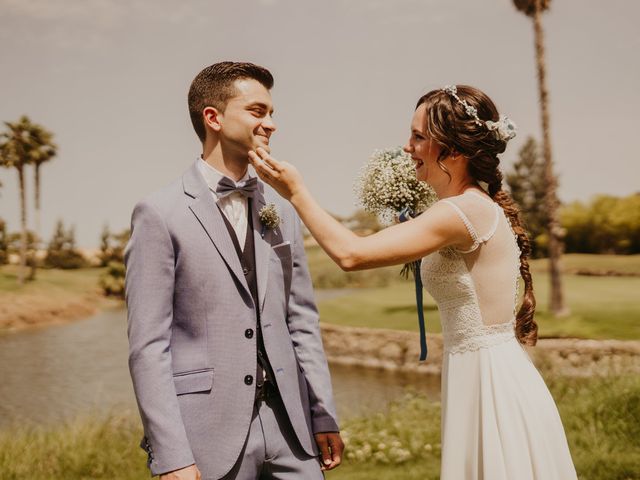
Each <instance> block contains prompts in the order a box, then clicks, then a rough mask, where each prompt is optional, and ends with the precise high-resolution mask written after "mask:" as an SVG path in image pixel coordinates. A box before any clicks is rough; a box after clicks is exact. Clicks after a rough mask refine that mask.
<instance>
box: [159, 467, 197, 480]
mask: <svg viewBox="0 0 640 480" xmlns="http://www.w3.org/2000/svg"><path fill="white" fill-rule="evenodd" d="M201 478H202V475H201V474H200V470H198V467H196V465H195V464H193V465H190V466H188V467H185V468H181V469H179V470H174V471H173V472H169V473H164V474H162V475H160V480H200V479H201Z"/></svg>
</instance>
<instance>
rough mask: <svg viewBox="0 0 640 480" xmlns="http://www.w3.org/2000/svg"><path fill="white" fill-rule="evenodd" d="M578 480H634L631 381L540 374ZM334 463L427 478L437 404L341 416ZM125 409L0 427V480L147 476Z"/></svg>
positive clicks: (639, 437) (337, 479) (637, 464)
mask: <svg viewBox="0 0 640 480" xmlns="http://www.w3.org/2000/svg"><path fill="white" fill-rule="evenodd" d="M545 378H546V380H547V382H548V384H549V387H550V390H551V392H552V394H553V396H554V398H555V400H556V402H557V404H558V408H559V410H560V414H561V417H562V420H563V423H564V426H565V430H566V433H567V438H568V441H569V446H570V449H571V453H572V457H573V460H574V462H575V465H576V469H577V471H578V475H579V478H580V479H581V480H638V479H640V378H639V377H637V376H623V377H612V378H600V377H595V378H589V379H567V378H562V377H553V376H552V375H551V374H545ZM342 433H343V436H344V438H345V442H346V445H347V449H346V450H345V459H344V464H343V465H342V466H340V467H339V468H338V469H336V470H334V471H332V472H329V473H328V474H327V479H328V480H371V479H376V480H436V479H438V472H439V469H440V465H439V463H440V444H439V442H440V404H439V403H437V402H433V401H430V400H429V399H427V398H425V397H422V396H418V395H412V394H408V395H407V396H406V397H405V398H403V399H402V400H400V401H397V402H394V403H392V404H390V405H389V406H388V408H387V409H386V411H383V412H380V413H378V414H374V415H369V416H367V417H357V418H352V419H348V420H346V421H345V422H344V423H343V426H342ZM140 437H141V428H140V425H139V420H138V417H137V415H136V414H135V413H134V412H123V413H119V414H112V415H109V416H95V417H85V418H80V419H78V420H76V421H74V422H72V423H69V424H67V425H64V426H59V427H56V428H53V427H48V428H42V427H41V428H35V429H25V428H22V427H18V426H16V427H12V428H9V429H5V430H2V431H0V472H2V473H0V478H2V479H4V480H23V479H29V480H89V479H92V480H102V479H118V480H137V479H143V478H149V474H148V471H147V470H146V467H145V461H146V456H145V454H144V453H143V452H142V450H140V448H138V446H137V445H138V442H139V439H140Z"/></svg>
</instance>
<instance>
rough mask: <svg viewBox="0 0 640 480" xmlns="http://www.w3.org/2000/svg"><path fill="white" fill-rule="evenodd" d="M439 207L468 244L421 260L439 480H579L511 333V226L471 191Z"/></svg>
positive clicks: (515, 265)
mask: <svg viewBox="0 0 640 480" xmlns="http://www.w3.org/2000/svg"><path fill="white" fill-rule="evenodd" d="M440 202H445V203H447V204H448V205H449V206H450V207H451V214H452V215H456V214H457V215H458V216H459V217H460V218H461V219H462V220H463V222H464V223H465V225H466V227H467V229H468V231H469V234H470V236H471V239H472V240H473V241H474V245H473V247H472V248H471V249H469V250H467V251H459V250H454V249H451V248H446V249H443V250H441V251H439V252H435V253H433V254H431V255H429V256H427V257H425V258H424V259H423V260H422V267H421V275H422V281H423V283H424V285H425V288H426V290H427V291H428V292H429V293H430V294H431V295H432V296H433V298H434V299H435V301H436V302H437V304H438V309H439V310H440V318H441V322H442V333H443V341H444V353H443V365H442V470H441V474H440V475H441V476H440V478H441V480H529V479H531V480H533V479H535V480H570V479H575V478H577V477H576V472H575V468H574V466H573V462H572V460H571V455H570V453H569V447H568V445H567V440H566V437H565V433H564V430H563V427H562V423H561V420H560V416H559V415H558V410H557V408H556V405H555V403H554V401H553V398H552V397H551V394H550V393H549V390H548V389H547V386H546V385H545V383H544V381H543V379H542V377H541V376H540V374H539V372H538V371H537V370H536V368H535V367H534V365H533V363H532V362H531V360H530V359H529V356H528V354H527V353H526V351H525V350H524V349H523V347H522V346H521V345H520V343H519V342H518V340H517V339H516V337H515V332H514V326H515V307H516V303H517V297H518V281H519V278H520V274H519V266H520V260H519V256H520V251H519V249H518V245H517V243H516V239H515V235H514V233H513V231H512V230H511V227H510V224H509V221H508V220H507V218H506V216H505V214H504V212H503V211H502V209H501V208H500V206H499V205H498V204H496V203H495V202H493V201H492V200H491V199H489V198H488V197H486V196H484V195H482V194H481V193H479V192H478V191H475V190H467V191H466V192H465V193H463V194H462V195H458V196H456V197H451V198H447V199H443V200H440Z"/></svg>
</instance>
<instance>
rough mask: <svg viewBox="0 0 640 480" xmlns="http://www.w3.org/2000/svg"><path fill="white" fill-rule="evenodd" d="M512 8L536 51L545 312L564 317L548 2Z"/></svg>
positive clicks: (526, 1) (534, 0)
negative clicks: (524, 19) (529, 27)
mask: <svg viewBox="0 0 640 480" xmlns="http://www.w3.org/2000/svg"><path fill="white" fill-rule="evenodd" d="M513 3H514V5H515V7H516V8H517V9H518V10H519V11H521V12H523V13H524V14H525V15H527V16H528V17H531V18H532V19H533V32H534V37H535V48H536V65H537V68H538V92H539V95H540V109H541V114H542V115H541V116H542V149H543V153H544V167H545V168H544V176H545V182H546V184H547V191H546V195H545V204H546V208H547V212H548V224H547V231H548V235H549V267H550V274H551V275H550V277H551V295H550V302H549V311H550V312H551V313H552V314H553V315H555V316H560V315H566V314H568V309H567V308H566V307H565V305H564V297H563V292H562V277H561V272H560V259H561V257H562V251H563V237H564V231H563V229H562V227H561V226H560V220H559V215H558V207H559V201H558V196H557V188H558V180H557V177H556V176H555V175H554V173H553V162H552V159H551V139H550V137H551V136H550V126H549V94H548V90H547V72H546V70H547V67H546V62H545V54H544V32H543V30H542V20H541V16H542V12H544V11H545V10H548V9H549V5H550V3H551V0H513Z"/></svg>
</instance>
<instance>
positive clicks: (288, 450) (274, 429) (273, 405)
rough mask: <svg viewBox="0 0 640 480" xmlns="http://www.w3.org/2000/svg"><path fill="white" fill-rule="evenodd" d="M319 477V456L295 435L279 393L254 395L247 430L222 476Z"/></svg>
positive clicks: (244, 479)
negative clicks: (236, 452) (254, 398)
mask: <svg viewBox="0 0 640 480" xmlns="http://www.w3.org/2000/svg"><path fill="white" fill-rule="evenodd" d="M267 479H274V480H302V479H304V480H316V479H317V480H322V479H324V474H323V473H322V470H321V469H320V458H319V457H313V456H310V455H309V454H307V453H306V452H305V451H304V450H303V449H302V447H301V446H300V442H299V441H298V438H297V437H296V434H295V432H294V431H293V428H292V427H291V422H290V421H289V417H288V416H287V412H286V410H285V408H284V405H283V403H282V399H281V398H280V395H279V394H277V393H276V394H274V395H272V396H269V397H267V398H266V399H256V403H255V407H254V410H253V418H252V420H251V426H250V428H249V434H248V435H247V440H246V441H245V444H244V447H243V449H242V452H241V453H240V457H239V458H238V461H237V462H236V464H235V465H234V466H233V468H232V469H231V471H230V472H229V473H228V474H227V475H225V476H224V477H223V479H222V480H267Z"/></svg>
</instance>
